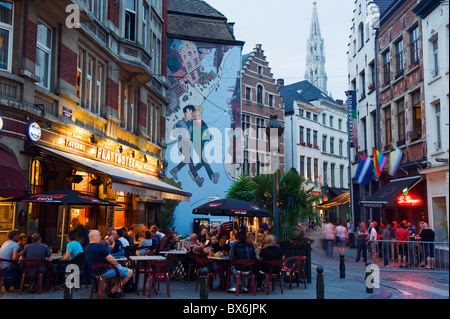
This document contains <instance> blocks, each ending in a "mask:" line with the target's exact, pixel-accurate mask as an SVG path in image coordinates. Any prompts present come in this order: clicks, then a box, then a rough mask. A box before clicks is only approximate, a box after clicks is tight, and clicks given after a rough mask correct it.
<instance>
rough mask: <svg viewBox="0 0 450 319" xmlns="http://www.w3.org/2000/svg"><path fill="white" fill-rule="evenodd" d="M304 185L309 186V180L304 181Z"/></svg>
mask: <svg viewBox="0 0 450 319" xmlns="http://www.w3.org/2000/svg"><path fill="white" fill-rule="evenodd" d="M305 185H306V186H308V185H309V178H307V179H306V181H305Z"/></svg>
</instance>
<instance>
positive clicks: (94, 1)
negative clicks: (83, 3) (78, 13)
mask: <svg viewBox="0 0 450 319" xmlns="http://www.w3.org/2000/svg"><path fill="white" fill-rule="evenodd" d="M88 1H89V11H91V12H92V13H93V14H94V15H95V16H96V17H97V18H98V19H99V20H100V21H101V20H102V19H103V0H88Z"/></svg>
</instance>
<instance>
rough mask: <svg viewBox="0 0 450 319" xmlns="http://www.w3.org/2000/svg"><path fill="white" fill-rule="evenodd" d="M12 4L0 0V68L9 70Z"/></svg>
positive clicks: (11, 38) (11, 39)
mask: <svg viewBox="0 0 450 319" xmlns="http://www.w3.org/2000/svg"><path fill="white" fill-rule="evenodd" d="M13 8H14V7H13V4H12V3H11V2H9V1H0V70H4V71H11V60H12V43H13V42H12V41H13Z"/></svg>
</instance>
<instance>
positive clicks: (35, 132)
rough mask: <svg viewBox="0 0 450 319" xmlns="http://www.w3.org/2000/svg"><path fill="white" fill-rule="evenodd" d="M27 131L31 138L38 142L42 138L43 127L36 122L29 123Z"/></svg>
mask: <svg viewBox="0 0 450 319" xmlns="http://www.w3.org/2000/svg"><path fill="white" fill-rule="evenodd" d="M27 133H28V137H29V138H30V140H32V141H33V142H37V141H39V139H40V138H41V134H42V131H41V127H40V126H39V124H37V123H36V122H32V123H30V124H29V125H28V130H27Z"/></svg>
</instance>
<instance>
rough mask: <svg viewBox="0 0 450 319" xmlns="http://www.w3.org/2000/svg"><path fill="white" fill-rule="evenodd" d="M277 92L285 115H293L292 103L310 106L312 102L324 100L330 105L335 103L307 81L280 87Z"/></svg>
mask: <svg viewBox="0 0 450 319" xmlns="http://www.w3.org/2000/svg"><path fill="white" fill-rule="evenodd" d="M279 91H280V94H281V97H282V98H283V102H284V104H285V114H286V115H287V114H292V113H294V101H301V102H304V103H306V104H309V105H312V104H311V102H312V101H317V100H326V101H328V102H331V103H336V101H334V100H333V99H332V98H331V97H329V96H328V95H326V94H325V93H323V92H322V91H321V90H319V89H318V88H317V87H315V86H314V85H312V84H311V83H310V82H309V81H301V82H297V83H293V84H290V85H286V86H283V87H280V88H279Z"/></svg>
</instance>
